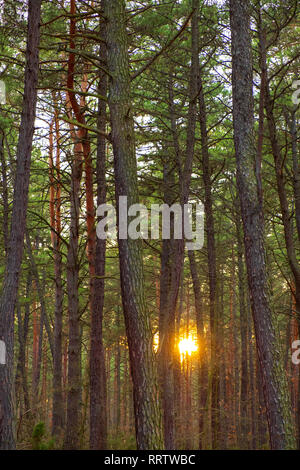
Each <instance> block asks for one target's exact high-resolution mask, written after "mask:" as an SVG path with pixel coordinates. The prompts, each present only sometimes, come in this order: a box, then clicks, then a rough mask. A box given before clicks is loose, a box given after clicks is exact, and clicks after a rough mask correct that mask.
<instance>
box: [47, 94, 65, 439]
mask: <svg viewBox="0 0 300 470" xmlns="http://www.w3.org/2000/svg"><path fill="white" fill-rule="evenodd" d="M53 101H54V105H55V110H54V123H55V135H56V161H55V164H54V161H53V135H52V142H51V144H52V145H51V146H52V153H51V146H50V156H49V163H50V184H51V186H50V196H51V197H50V215H51V221H50V222H51V228H52V232H51V241H52V248H53V255H54V273H55V312H54V332H53V336H54V345H53V349H54V351H53V356H54V357H53V406H52V435H53V436H55V437H56V438H57V439H61V437H62V432H63V427H64V401H63V393H62V333H63V331H62V330H63V285H62V255H61V250H60V247H61V239H60V236H61V214H60V212H61V210H60V208H61V182H60V179H61V177H60V129H59V116H58V109H57V105H56V100H55V96H54V100H53ZM52 133H53V131H52ZM50 138H51V133H50Z"/></svg>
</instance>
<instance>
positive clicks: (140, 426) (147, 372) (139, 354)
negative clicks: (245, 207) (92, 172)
mask: <svg viewBox="0 0 300 470" xmlns="http://www.w3.org/2000/svg"><path fill="white" fill-rule="evenodd" d="M104 16H105V18H106V20H107V54H108V55H107V58H108V69H109V73H110V81H109V108H110V118H111V125H112V133H111V136H112V143H113V152H114V167H115V186H116V198H117V205H118V203H119V197H120V196H127V197H128V206H130V205H131V204H134V203H137V202H138V186H137V167H136V156H135V143H134V128H133V119H132V115H131V98H130V95H131V93H130V75H129V56H128V43H127V32H126V16H125V2H124V1H123V0H116V1H114V2H111V1H109V0H105V1H104ZM118 242H119V258H120V273H121V290H122V302H123V311H124V318H125V325H126V333H127V338H128V346H129V355H130V365H131V374H132V380H133V396H134V410H135V426H136V439H137V447H138V449H161V448H162V445H163V443H162V434H161V417H160V410H159V405H158V400H157V379H156V373H155V368H154V357H153V350H152V332H151V325H150V318H149V312H148V311H147V309H146V305H145V294H144V285H143V259H142V245H141V240H131V239H130V238H128V239H120V238H119V239H118Z"/></svg>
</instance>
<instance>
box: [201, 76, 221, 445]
mask: <svg viewBox="0 0 300 470" xmlns="http://www.w3.org/2000/svg"><path fill="white" fill-rule="evenodd" d="M198 83H199V97H198V100H199V121H200V130H201V154H202V171H203V183H204V191H205V200H204V210H205V228H206V235H207V257H208V259H207V260H208V276H209V314H210V329H211V371H210V374H211V394H212V395H211V430H212V448H213V449H217V448H218V441H219V434H220V377H219V374H220V364H219V360H220V352H219V343H218V322H219V318H218V309H217V261H216V242H215V228H214V213H213V200H212V183H211V169H210V161H209V151H208V138H207V124H206V106H205V98H204V90H203V83H202V77H201V72H200V70H199V73H198Z"/></svg>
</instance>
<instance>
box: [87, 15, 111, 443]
mask: <svg viewBox="0 0 300 470" xmlns="http://www.w3.org/2000/svg"><path fill="white" fill-rule="evenodd" d="M101 32H102V35H101V36H102V37H103V38H105V36H106V26H105V23H104V22H103V23H102V24H101ZM106 55H107V54H106V46H105V43H103V44H101V48H100V61H101V66H102V68H104V67H106V65H107V57H106ZM98 91H99V95H100V96H103V97H105V96H106V95H107V76H106V74H105V73H104V72H102V70H100V72H99V87H98ZM106 123H107V116H106V102H105V101H104V100H101V99H99V103H98V130H100V131H102V133H103V134H102V135H98V142H97V205H98V206H99V205H100V204H104V203H105V201H106V181H105V161H106V140H105V137H104V133H105V130H106ZM105 251H106V241H105V240H100V239H99V238H98V237H97V239H96V250H95V279H94V295H93V305H92V318H91V352H90V448H91V449H106V448H107V403H106V372H105V357H104V346H103V334H102V322H103V305H104V286H105V281H104V276H105Z"/></svg>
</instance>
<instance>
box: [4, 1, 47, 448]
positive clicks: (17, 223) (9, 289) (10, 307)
mask: <svg viewBox="0 0 300 470" xmlns="http://www.w3.org/2000/svg"><path fill="white" fill-rule="evenodd" d="M40 13H41V1H40V0H29V2H28V32H27V47H26V67H25V89H24V99H23V109H22V116H21V124H20V133H19V141H18V147H17V154H16V160H17V168H16V176H15V185H14V197H13V210H12V218H11V230H10V236H9V247H8V254H7V260H6V270H5V276H4V283H3V290H2V296H1V306H0V340H2V341H4V342H5V344H6V364H4V365H0V449H13V448H14V447H15V438H14V423H13V408H14V387H13V360H14V309H15V304H16V299H17V293H18V286H19V275H20V268H21V262H22V255H23V241H24V232H25V227H26V213H27V204H28V188H29V176H30V162H31V150H32V138H33V131H34V119H35V111H36V98H37V83H38V60H39V56H38V46H39V37H40V36H39V25H40Z"/></svg>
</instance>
